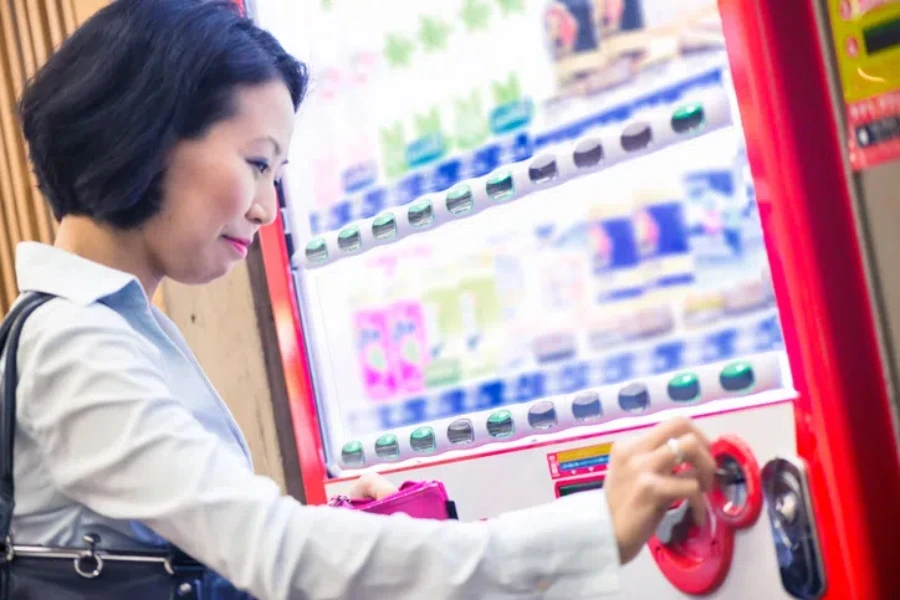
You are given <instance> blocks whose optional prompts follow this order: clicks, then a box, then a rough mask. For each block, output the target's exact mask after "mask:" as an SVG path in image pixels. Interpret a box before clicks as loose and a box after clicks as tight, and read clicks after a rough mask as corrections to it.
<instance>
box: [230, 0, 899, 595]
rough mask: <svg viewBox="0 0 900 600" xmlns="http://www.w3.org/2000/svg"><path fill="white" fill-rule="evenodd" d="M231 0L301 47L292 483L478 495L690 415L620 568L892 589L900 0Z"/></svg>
mask: <svg viewBox="0 0 900 600" xmlns="http://www.w3.org/2000/svg"><path fill="white" fill-rule="evenodd" d="M247 8H248V10H249V12H250V13H251V15H252V16H253V17H254V18H255V19H257V20H258V22H259V23H260V24H261V25H262V26H264V27H266V28H267V29H269V30H271V31H272V32H273V33H274V34H275V35H276V36H277V37H278V38H279V39H280V40H281V41H282V42H283V43H284V44H285V46H286V47H287V48H288V50H289V51H291V52H293V53H295V54H296V55H297V56H299V57H300V58H302V59H304V60H306V61H307V62H308V65H309V69H310V74H311V88H310V93H309V96H308V98H307V100H306V101H305V104H304V105H303V106H302V107H301V110H300V114H299V117H298V125H297V131H296V136H295V143H294V148H293V149H292V151H291V156H290V159H291V162H290V165H289V167H288V169H287V172H286V174H285V177H284V180H283V182H282V183H281V184H280V191H281V194H280V197H281V199H282V210H281V215H280V218H279V220H278V222H277V223H276V224H275V225H274V226H272V227H269V228H267V229H265V230H264V231H263V233H262V241H261V243H262V250H263V254H264V260H265V266H266V275H267V281H268V285H269V287H270V295H271V298H272V301H273V306H274V314H275V321H276V327H277V335H278V340H279V344H280V350H281V355H282V358H283V363H284V371H285V375H286V379H287V387H288V392H289V397H290V401H291V413H292V415H293V424H294V428H295V430H296V435H297V448H298V451H299V460H300V464H301V470H302V477H303V484H304V489H305V492H306V499H307V501H308V502H309V503H313V504H321V503H324V502H326V500H327V499H328V498H329V497H331V496H334V495H337V494H340V493H342V492H343V491H345V490H346V489H347V488H348V486H349V485H350V484H351V482H352V481H353V480H354V479H355V478H356V477H358V476H359V474H360V473H361V472H363V471H364V470H366V469H375V470H377V471H379V472H381V473H383V474H385V475H386V476H387V477H388V478H389V479H391V480H393V481H394V482H396V483H398V484H399V483H401V482H403V481H405V480H425V479H437V480H440V481H442V482H444V484H445V485H446V487H447V489H448V491H449V493H450V495H451V497H452V498H453V500H455V502H456V506H457V510H458V513H459V518H460V519H462V520H478V519H485V518H490V517H493V516H496V515H498V514H500V513H502V512H506V511H511V510H515V509H521V508H525V507H528V506H533V505H537V504H540V503H545V502H551V501H553V500H554V499H555V498H558V497H561V496H565V495H568V494H575V493H579V492H581V491H584V490H590V489H597V488H602V487H603V482H604V476H605V473H606V469H607V463H608V459H609V455H610V452H611V449H612V448H613V447H614V445H615V444H616V443H618V442H620V441H622V440H626V439H628V438H630V437H632V436H635V435H639V434H640V433H641V432H642V431H645V430H646V429H647V428H649V427H651V426H652V425H654V424H656V423H658V422H660V421H661V420H664V419H667V418H669V417H671V416H673V415H687V416H690V417H691V418H693V419H695V420H696V422H697V423H698V425H699V426H700V427H701V428H702V429H703V430H704V431H705V432H706V434H707V435H708V436H709V437H710V439H712V440H713V451H714V454H715V458H716V460H717V461H718V465H719V467H720V469H719V476H718V477H717V485H716V488H715V490H714V491H712V492H711V493H710V494H709V504H710V515H711V518H710V519H708V520H707V524H706V525H705V526H703V527H698V526H697V525H696V524H694V523H693V522H691V520H690V516H689V514H688V512H687V511H685V510H684V506H679V507H673V508H672V510H670V511H669V513H668V514H667V515H666V517H665V519H664V520H663V523H662V525H661V526H660V528H659V529H658V530H657V532H656V534H655V535H654V536H653V538H652V539H651V540H650V542H649V543H648V544H647V547H646V549H645V550H644V551H643V552H642V553H641V555H640V556H639V557H638V558H637V559H636V560H634V561H633V562H632V563H630V564H629V565H627V566H626V567H624V568H623V571H622V585H623V589H622V592H621V594H620V596H618V597H621V598H628V599H638V598H646V599H654V600H655V599H660V598H689V597H694V596H708V597H714V598H727V599H729V600H740V599H747V600H749V599H758V598H765V599H767V600H768V599H773V600H774V599H777V598H803V599H806V598H829V599H841V600H844V599H858V600H872V599H881V598H884V599H888V598H898V597H900V572H898V571H897V570H896V568H895V567H894V566H893V562H894V561H893V560H892V558H891V557H892V556H896V550H895V547H896V544H897V543H898V540H900V512H898V510H897V507H898V505H900V460H898V437H897V432H898V428H897V404H896V390H897V387H896V386H897V384H898V379H897V373H898V371H897V369H898V366H900V361H898V360H897V357H896V354H895V352H896V351H897V350H898V349H900V270H898V269H897V268H895V267H893V266H892V265H894V264H896V261H898V260H900V242H898V241H897V240H898V238H900V236H898V235H897V233H896V232H897V231H898V228H900V202H898V199H897V193H896V190H897V189H900V161H898V158H900V2H896V1H888V0H881V1H865V0H847V1H840V0H828V1H827V2H825V1H824V0H791V1H786V0H719V2H718V4H717V3H716V2H714V1H713V0H677V2H676V1H674V0H442V1H441V2H423V1H421V0H379V1H378V2H373V1H371V0H321V1H316V2H306V3H298V2H289V1H288V0H255V1H254V2H251V3H249V6H248V7H247Z"/></svg>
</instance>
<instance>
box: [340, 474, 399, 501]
mask: <svg viewBox="0 0 900 600" xmlns="http://www.w3.org/2000/svg"><path fill="white" fill-rule="evenodd" d="M397 491H398V488H397V486H395V485H394V484H393V483H391V482H390V481H388V480H387V479H385V478H384V477H382V476H381V475H379V474H378V473H375V472H373V471H367V472H366V473H363V474H362V475H361V476H360V478H359V479H357V480H356V482H355V483H354V484H353V486H352V487H351V488H350V493H349V494H348V495H349V496H350V497H351V498H353V499H354V500H381V499H382V498H384V497H386V496H390V495H392V494H396V493H397Z"/></svg>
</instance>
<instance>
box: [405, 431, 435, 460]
mask: <svg viewBox="0 0 900 600" xmlns="http://www.w3.org/2000/svg"><path fill="white" fill-rule="evenodd" d="M409 446H410V447H411V448H412V449H413V451H414V452H419V453H421V454H428V453H431V452H434V451H435V449H436V448H437V440H436V439H435V437H434V429H432V428H431V427H419V428H418V429H416V430H415V431H413V432H412V433H411V434H410V436H409Z"/></svg>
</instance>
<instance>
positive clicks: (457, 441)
mask: <svg viewBox="0 0 900 600" xmlns="http://www.w3.org/2000/svg"><path fill="white" fill-rule="evenodd" d="M447 439H448V440H450V443H451V444H453V445H454V446H462V445H464V444H471V443H472V442H474V441H475V428H474V427H472V421H470V420H468V419H458V420H456V421H453V422H452V423H450V425H448V426H447Z"/></svg>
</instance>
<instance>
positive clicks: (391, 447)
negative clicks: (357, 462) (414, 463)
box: [375, 433, 400, 460]
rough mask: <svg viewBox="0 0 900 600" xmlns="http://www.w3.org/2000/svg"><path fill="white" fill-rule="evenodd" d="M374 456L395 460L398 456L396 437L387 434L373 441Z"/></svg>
mask: <svg viewBox="0 0 900 600" xmlns="http://www.w3.org/2000/svg"><path fill="white" fill-rule="evenodd" d="M375 454H377V455H378V456H379V457H380V458H386V459H389V460H390V459H395V458H398V457H399V456H400V442H399V441H398V440H397V436H396V435H394V434H393V433H389V434H386V435H383V436H381V437H380V438H378V439H377V440H376V441H375Z"/></svg>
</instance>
